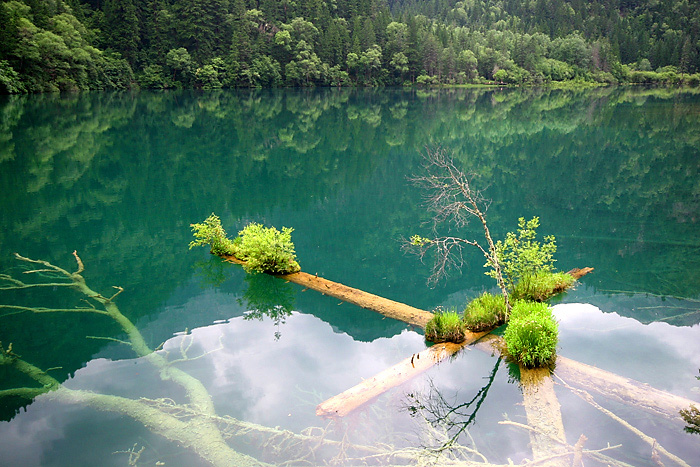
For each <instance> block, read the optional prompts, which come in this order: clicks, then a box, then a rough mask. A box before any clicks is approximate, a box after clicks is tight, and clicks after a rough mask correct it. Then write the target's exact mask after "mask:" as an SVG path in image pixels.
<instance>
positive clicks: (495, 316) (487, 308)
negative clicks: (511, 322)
mask: <svg viewBox="0 0 700 467" xmlns="http://www.w3.org/2000/svg"><path fill="white" fill-rule="evenodd" d="M507 317H508V310H507V309H506V300H505V297H503V295H500V294H499V295H493V294H490V293H488V292H486V293H484V294H482V295H481V296H479V297H477V298H475V299H474V300H472V301H471V302H469V304H468V305H467V308H466V310H465V311H464V317H463V318H462V319H463V320H464V325H465V326H466V328H467V329H469V330H470V331H474V332H481V331H488V330H490V329H493V328H495V327H497V326H500V325H502V324H503V323H505V322H506V319H507Z"/></svg>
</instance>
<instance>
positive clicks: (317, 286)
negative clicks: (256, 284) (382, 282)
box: [222, 256, 433, 328]
mask: <svg viewBox="0 0 700 467" xmlns="http://www.w3.org/2000/svg"><path fill="white" fill-rule="evenodd" d="M222 258H223V259H224V260H226V261H229V262H231V263H236V264H244V261H241V260H240V259H238V258H236V257H235V256H222ZM276 277H279V278H280V279H284V280H286V281H289V282H294V283H295V284H299V285H302V286H304V287H308V288H310V289H313V290H315V291H317V292H321V293H322V294H324V295H328V296H330V297H334V298H337V299H339V300H343V301H345V302H348V303H352V304H353V305H357V306H359V307H361V308H366V309H368V310H373V311H376V312H377V313H381V314H382V315H384V316H386V317H387V318H392V319H396V320H398V321H403V322H404V323H408V324H411V325H413V326H418V327H420V328H424V327H425V325H426V324H427V323H428V321H430V318H432V317H433V314H432V313H430V312H428V311H425V310H421V309H418V308H414V307H412V306H409V305H406V304H404V303H400V302H396V301H394V300H389V299H388V298H384V297H380V296H378V295H374V294H371V293H368V292H364V291H362V290H359V289H354V288H352V287H348V286H347V285H343V284H339V283H338V282H333V281H329V280H328V279H324V278H323V277H318V276H316V275H311V274H308V273H305V272H294V273H291V274H279V275H276Z"/></svg>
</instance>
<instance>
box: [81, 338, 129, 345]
mask: <svg viewBox="0 0 700 467" xmlns="http://www.w3.org/2000/svg"><path fill="white" fill-rule="evenodd" d="M85 338H86V339H96V340H104V341H111V342H116V343H118V344H124V345H128V346H129V347H131V342H128V341H123V340H121V339H115V338H114V337H103V336H85Z"/></svg>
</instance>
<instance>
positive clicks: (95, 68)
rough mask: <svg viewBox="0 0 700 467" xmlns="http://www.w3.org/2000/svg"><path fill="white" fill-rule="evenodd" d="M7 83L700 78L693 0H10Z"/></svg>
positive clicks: (17, 88)
mask: <svg viewBox="0 0 700 467" xmlns="http://www.w3.org/2000/svg"><path fill="white" fill-rule="evenodd" d="M0 24H2V25H3V27H2V29H1V30H0V92H2V93H21V92H46V91H57V90H61V91H70V90H83V89H127V88H132V87H144V88H156V89H163V88H181V87H187V88H189V87H196V88H205V89H210V88H221V87H225V88H226V87H240V86H249V87H253V86H254V87H268V86H328V85H332V86H382V85H402V84H481V83H490V82H498V83H505V84H546V83H549V82H556V81H570V80H575V81H588V82H600V83H617V82H622V83H627V82H633V83H660V84H665V85H673V84H680V83H686V84H691V85H697V84H698V82H699V81H700V75H698V74H697V73H698V71H700V8H699V4H698V2H697V1H696V0H664V1H660V0H591V1H584V0H573V1H569V0H530V1H522V0H494V1H484V0H464V1H455V0H385V1H383V0H295V1H292V0H12V1H7V0H3V1H2V2H0Z"/></svg>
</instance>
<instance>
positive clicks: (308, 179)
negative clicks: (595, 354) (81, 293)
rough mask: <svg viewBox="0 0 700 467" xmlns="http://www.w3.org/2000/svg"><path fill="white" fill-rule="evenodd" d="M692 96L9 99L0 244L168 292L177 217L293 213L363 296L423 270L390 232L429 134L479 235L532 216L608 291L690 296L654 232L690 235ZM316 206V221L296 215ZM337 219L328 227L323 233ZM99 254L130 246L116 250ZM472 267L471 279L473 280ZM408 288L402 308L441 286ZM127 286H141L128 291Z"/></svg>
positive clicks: (353, 93) (411, 211)
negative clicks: (459, 178) (76, 254)
mask: <svg viewBox="0 0 700 467" xmlns="http://www.w3.org/2000/svg"><path fill="white" fill-rule="evenodd" d="M695 100H696V98H695V97H693V95H691V94H687V93H685V94H668V91H665V90H664V91H656V92H651V91H633V92H629V91H624V92H623V91H618V90H615V89H599V90H593V91H556V90H535V89H525V90H509V91H504V92H484V91H478V92H472V91H465V90H434V91H429V92H421V93H420V95H419V94H418V93H416V92H415V91H414V90H403V89H402V90H395V91H389V90H383V91H378V90H369V91H359V90H338V91H336V90H328V89H324V90H317V91H310V90H294V91H240V92H213V93H207V94H195V93H186V92H183V93H174V92H173V93H161V94H146V93H143V94H139V95H137V96H132V95H126V94H110V93H102V94H89V95H86V94H83V95H74V96H69V97H65V96H63V97H61V96H32V97H31V98H28V97H21V98H8V99H6V100H4V101H3V103H2V105H0V112H2V115H3V118H2V123H1V124H0V161H2V162H0V164H2V167H1V168H0V183H2V186H3V187H7V188H6V189H4V190H3V194H2V197H3V200H2V202H3V205H11V206H13V207H14V209H12V210H11V211H8V212H4V213H3V215H2V217H0V223H1V224H2V229H0V242H1V243H2V244H3V248H7V249H18V247H19V245H21V244H27V243H28V242H27V240H29V239H31V242H29V243H30V244H31V245H32V248H33V247H36V250H35V251H34V252H31V253H36V254H41V255H42V256H43V255H45V254H46V253H47V252H48V256H47V257H48V258H49V259H52V260H55V259H56V256H55V255H59V254H62V253H61V252H62V251H63V250H65V247H64V245H67V244H71V245H76V244H77V245H81V246H82V245H84V246H83V247H81V248H84V250H83V251H84V253H83V254H84V255H86V257H90V258H91V259H93V260H100V259H102V258H104V259H105V261H104V265H103V266H104V267H106V268H109V269H107V270H105V272H106V277H116V278H117V279H119V278H120V275H124V274H126V271H129V274H130V276H132V277H133V275H134V274H135V275H136V277H135V279H136V282H138V283H144V284H148V286H145V287H143V289H142V290H153V288H154V287H155V288H160V289H159V290H157V291H158V294H157V295H161V296H165V295H167V293H168V291H169V290H170V289H171V288H172V287H173V286H174V284H177V283H178V279H177V278H180V280H182V279H184V278H185V277H187V275H188V274H189V268H188V267H186V265H184V264H182V262H181V261H180V259H179V258H178V255H177V254H176V251H177V249H176V248H170V247H166V245H178V244H183V242H186V237H187V235H188V232H187V228H186V226H187V222H189V221H191V219H198V218H201V217H202V216H203V215H206V214H207V213H209V212H211V211H212V210H215V211H216V212H221V213H222V216H223V217H224V221H225V222H226V223H227V224H229V225H235V224H236V223H237V222H242V219H244V218H256V219H257V218H259V217H260V216H270V215H272V214H271V213H272V212H277V213H278V214H276V215H287V216H289V215H290V214H288V212H290V211H294V210H296V211H297V212H296V213H295V214H294V227H295V228H297V232H300V230H299V229H300V227H304V225H300V224H301V223H304V222H306V223H307V224H308V225H309V227H308V228H307V230H308V232H305V233H304V236H305V238H304V239H302V240H301V241H300V242H299V243H300V245H299V246H300V247H301V249H300V250H299V251H300V252H302V251H303V246H304V242H305V241H308V243H307V245H308V246H309V248H308V254H306V256H305V258H304V262H305V264H311V267H312V269H314V270H319V271H320V270H321V269H322V270H323V271H324V272H325V273H327V274H329V275H333V277H343V278H345V277H349V276H348V274H351V275H356V276H357V280H358V281H359V282H360V283H357V284H355V285H357V286H359V287H362V288H365V289H367V290H370V291H372V290H373V288H375V287H377V284H382V286H383V284H387V285H389V286H390V288H391V291H390V293H391V294H393V293H396V295H395V298H400V297H401V296H402V295H404V294H405V293H407V292H409V291H412V292H413V293H415V290H416V289H417V287H415V285H417V284H419V283H420V282H421V281H422V279H421V278H420V277H417V276H416V277H411V278H408V277H407V276H406V275H405V274H404V273H405V271H406V270H407V268H412V267H413V266H411V265H412V264H413V265H414V263H412V262H410V261H406V262H404V261H403V260H402V259H397V258H396V251H397V249H398V248H397V245H395V244H393V243H392V242H387V241H386V239H387V238H390V239H394V238H398V237H400V236H401V235H406V232H408V231H413V230H414V228H415V225H416V223H417V222H416V220H417V219H420V218H421V216H422V215H423V213H422V212H421V211H420V208H419V206H418V204H419V203H417V195H415V194H412V193H410V189H408V188H407V185H406V182H405V179H404V177H405V175H406V174H410V173H413V172H414V167H415V164H416V163H417V161H418V157H417V155H418V154H419V153H420V152H422V151H423V149H424V146H425V145H426V144H433V143H440V144H441V145H442V146H443V147H445V148H446V149H448V150H454V152H455V154H457V155H460V154H461V155H462V156H463V159H464V162H465V164H467V165H468V166H469V167H468V168H469V169H470V170H473V171H475V172H478V173H479V174H481V176H482V177H483V178H484V179H485V182H486V183H485V184H486V185H489V189H488V192H487V195H488V196H489V197H490V198H491V199H493V200H495V201H496V202H495V203H494V205H493V206H492V208H491V212H490V213H489V215H490V219H491V220H492V223H493V224H494V227H495V230H497V231H500V232H506V231H508V230H512V228H513V223H514V222H515V219H517V217H518V216H520V215H530V214H533V215H534V214H538V215H540V217H541V218H542V219H543V223H545V224H546V225H550V226H554V227H553V229H552V230H553V232H552V233H554V234H555V235H557V236H558V238H559V239H560V245H561V247H562V248H561V253H562V257H561V261H562V267H566V266H565V265H564V262H565V261H567V259H566V254H567V252H569V254H570V257H571V258H572V261H571V262H574V261H575V263H576V264H577V265H578V264H580V263H583V262H585V263H586V264H592V265H594V266H596V270H597V272H596V275H595V276H594V277H593V278H592V279H590V280H596V279H598V283H599V284H603V283H604V284H606V287H605V288H611V289H623V290H639V291H645V292H654V293H659V294H673V295H678V296H694V295H696V294H697V290H696V289H695V288H694V287H693V285H692V284H693V283H698V282H699V281H700V278H695V277H694V276H693V274H695V273H694V272H692V271H698V270H700V268H698V267H697V264H696V258H697V257H698V256H697V255H695V254H691V251H690V250H689V248H690V249H692V248H694V247H693V246H692V245H690V244H686V245H682V244H673V243H667V242H666V238H673V239H674V241H677V239H679V238H687V239H692V238H694V237H693V235H692V233H693V231H694V226H695V224H696V222H697V220H696V218H697V211H698V201H697V198H698V196H700V185H698V180H700V177H698V176H697V170H698V169H697V164H696V160H697V156H698V154H697V149H696V148H697V147H698V146H699V145H700V144H698V143H700V142H699V141H698V135H697V132H696V131H694V129H695V128H697V120H698V114H697V105H696V104H695ZM642 104H644V105H642ZM543 180H546V183H543ZM670 194H673V198H674V201H670V199H671V197H670ZM154 200H157V202H155V201H154ZM377 205H380V206H384V207H383V208H381V209H378V208H377V207H376V206H377ZM386 206H391V208H387V207H386ZM319 209H320V210H322V212H323V213H324V217H323V218H322V219H321V218H319V217H318V216H317V215H316V212H311V211H316V210H319ZM523 211H526V212H523ZM307 212H308V214H307ZM135 213H138V215H137V216H135ZM358 213H361V215H358ZM326 214H327V216H326ZM319 222H321V225H319ZM287 223H289V222H287ZM640 225H641V229H638V228H637V226H640ZM76 226H81V228H80V229H76V228H75V227H76ZM348 231H351V232H352V233H353V234H352V236H348V235H347V232H348ZM336 234H337V235H338V236H339V237H340V236H343V238H339V241H334V242H329V238H330V237H331V236H333V235H336ZM317 235H318V236H317ZM324 243H331V245H329V246H328V247H327V248H323V247H322V248H321V250H320V251H318V254H317V245H323V244H324ZM115 250H116V251H120V252H129V254H127V255H124V256H123V257H124V260H122V259H121V257H122V256H121V255H120V256H117V257H116V258H115V256H114V255H113V254H112V253H113V252H114V251H115ZM54 252H55V253H54ZM106 258H110V260H109V261H106ZM368 258H371V259H372V260H371V261H368ZM115 259H116V261H115ZM127 259H128V260H129V261H134V260H136V261H140V262H141V264H143V265H146V264H148V265H149V266H150V268H147V267H145V266H144V267H134V265H133V263H130V264H128V265H127V264H126V261H127ZM477 263H478V260H477ZM475 264H476V263H475ZM348 265H352V266H348ZM358 265H359V266H358ZM149 270H150V272H148V273H146V271H149ZM615 270H617V271H622V272H621V273H615V274H613V273H611V272H608V271H615ZM638 270H644V271H649V272H648V273H647V274H637V273H636V272H635V271H638ZM153 271H170V272H171V273H172V276H171V277H170V278H169V279H170V280H163V279H162V278H157V277H154V276H153V274H154V273H153ZM358 271H359V272H361V274H358ZM378 271H381V272H378ZM626 271H630V272H626ZM378 274H381V277H380V278H381V281H380V280H378V279H377V277H376V276H377V275H378ZM473 276H474V277H470V281H474V283H475V284H474V286H475V287H480V286H485V285H486V279H483V278H481V277H480V274H473ZM121 277H123V276H121ZM385 278H386V279H385ZM693 279H699V280H693ZM411 281H415V283H414V284H410V283H409V282H411ZM447 287H448V292H449V291H450V290H454V289H457V288H463V284H462V283H460V281H458V280H455V281H453V282H450V283H448V284H447ZM375 291H378V290H376V289H375ZM423 294H424V295H422V296H419V297H417V300H418V301H419V303H416V305H418V306H424V307H428V308H430V307H432V306H434V304H435V301H436V300H439V298H438V297H437V293H436V292H433V291H428V290H426V291H425V292H423ZM150 296H154V294H150ZM130 297H133V299H135V300H146V299H147V298H146V296H145V294H143V295H139V290H136V291H134V294H133V295H131V296H130ZM135 308H136V309H143V310H144V313H145V312H147V307H135Z"/></svg>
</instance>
